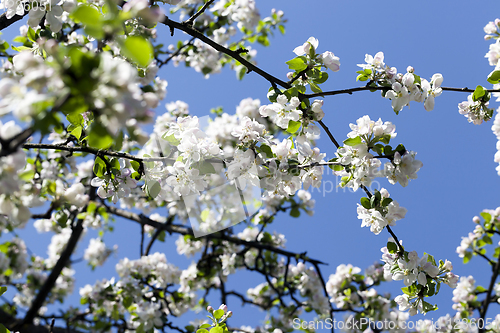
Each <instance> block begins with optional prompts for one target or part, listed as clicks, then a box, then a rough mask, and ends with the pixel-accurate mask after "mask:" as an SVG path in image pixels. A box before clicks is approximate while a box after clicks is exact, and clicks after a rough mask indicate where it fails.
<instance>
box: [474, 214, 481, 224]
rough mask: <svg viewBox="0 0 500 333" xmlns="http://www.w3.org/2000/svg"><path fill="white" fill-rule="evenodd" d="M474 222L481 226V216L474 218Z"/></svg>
mask: <svg viewBox="0 0 500 333" xmlns="http://www.w3.org/2000/svg"><path fill="white" fill-rule="evenodd" d="M472 222H474V223H476V224H479V222H481V220H480V219H479V216H474V217H473V218H472Z"/></svg>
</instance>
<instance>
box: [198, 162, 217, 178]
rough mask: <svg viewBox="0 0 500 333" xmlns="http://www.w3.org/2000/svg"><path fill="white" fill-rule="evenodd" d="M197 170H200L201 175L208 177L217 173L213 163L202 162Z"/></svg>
mask: <svg viewBox="0 0 500 333" xmlns="http://www.w3.org/2000/svg"><path fill="white" fill-rule="evenodd" d="M197 169H198V170H200V175H208V174H211V173H216V171H215V168H214V166H213V165H212V163H210V162H207V161H202V162H200V163H199V164H198V165H197Z"/></svg>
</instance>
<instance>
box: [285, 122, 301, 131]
mask: <svg viewBox="0 0 500 333" xmlns="http://www.w3.org/2000/svg"><path fill="white" fill-rule="evenodd" d="M301 125H302V123H301V122H300V121H293V120H290V121H289V122H288V128H287V129H286V131H287V132H288V133H291V134H293V133H295V132H297V131H298V130H299V128H300V126H301Z"/></svg>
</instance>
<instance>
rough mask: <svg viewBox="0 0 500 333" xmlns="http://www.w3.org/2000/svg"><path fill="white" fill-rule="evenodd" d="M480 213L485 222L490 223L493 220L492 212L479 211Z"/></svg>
mask: <svg viewBox="0 0 500 333" xmlns="http://www.w3.org/2000/svg"><path fill="white" fill-rule="evenodd" d="M479 215H481V217H482V218H483V219H484V221H485V222H488V223H489V222H490V221H491V214H490V213H486V212H481V213H479Z"/></svg>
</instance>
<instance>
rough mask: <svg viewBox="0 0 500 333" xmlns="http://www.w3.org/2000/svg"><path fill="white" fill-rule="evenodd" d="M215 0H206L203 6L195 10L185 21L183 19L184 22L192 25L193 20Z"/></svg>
mask: <svg viewBox="0 0 500 333" xmlns="http://www.w3.org/2000/svg"><path fill="white" fill-rule="evenodd" d="M214 1H215V0H208V1H207V2H206V3H205V4H204V5H203V7H201V9H200V10H199V11H197V12H196V14H194V15H193V16H191V17H190V18H189V19H188V20H187V21H184V22H183V23H184V24H187V25H193V23H194V20H196V19H197V18H198V17H199V16H200V15H201V14H203V13H204V12H205V10H206V9H207V8H208V7H209V6H210V5H211V4H212V3H213V2H214Z"/></svg>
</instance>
